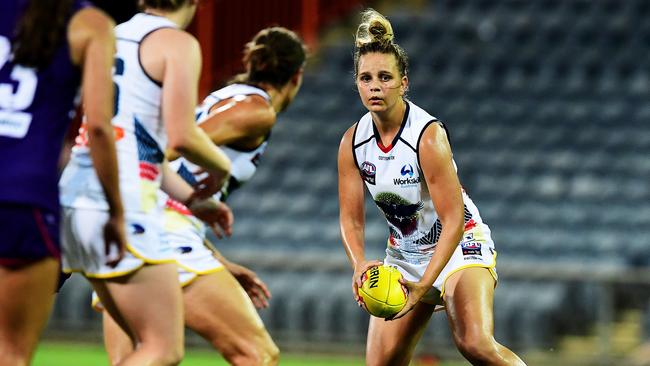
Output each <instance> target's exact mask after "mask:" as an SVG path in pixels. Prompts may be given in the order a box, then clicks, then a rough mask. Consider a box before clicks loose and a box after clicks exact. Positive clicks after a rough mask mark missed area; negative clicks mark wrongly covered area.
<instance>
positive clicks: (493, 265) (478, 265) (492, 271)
mask: <svg viewBox="0 0 650 366" xmlns="http://www.w3.org/2000/svg"><path fill="white" fill-rule="evenodd" d="M492 258H493V260H492V264H490V265H485V264H482V263H472V264H466V265H464V266H460V267H458V268H456V269H454V270H453V271H451V272H449V273H447V275H446V276H445V279H444V280H442V286H440V287H441V288H440V298H441V299H442V298H443V296H445V283H447V279H449V277H450V276H451V275H453V274H454V273H456V272H458V271H462V270H463V269H467V268H472V267H479V268H487V269H488V270H489V271H490V274H491V275H492V277H494V281H498V277H497V273H496V271H495V270H494V267H496V265H497V251H496V250H495V251H494V255H493V256H492ZM495 285H496V283H495Z"/></svg>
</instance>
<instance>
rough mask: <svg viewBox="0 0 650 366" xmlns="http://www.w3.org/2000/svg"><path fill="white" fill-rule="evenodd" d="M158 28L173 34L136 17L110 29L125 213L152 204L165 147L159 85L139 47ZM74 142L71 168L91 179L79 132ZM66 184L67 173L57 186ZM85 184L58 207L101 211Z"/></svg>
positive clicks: (162, 23) (98, 195) (92, 186)
mask: <svg viewBox="0 0 650 366" xmlns="http://www.w3.org/2000/svg"><path fill="white" fill-rule="evenodd" d="M161 28H176V25H175V24H174V23H173V22H171V21H170V20H169V19H167V18H164V17H159V16H154V15H148V14H144V13H139V14H136V15H135V16H133V18H131V19H130V20H129V21H127V22H125V23H122V24H120V25H118V26H117V27H116V28H115V36H116V48H117V49H116V53H115V64H114V69H113V84H114V87H115V105H114V109H115V116H114V117H113V119H112V124H113V128H114V131H115V140H116V145H115V146H116V150H117V158H118V164H119V167H120V189H121V193H122V198H123V201H124V205H125V208H126V209H128V210H135V211H144V212H149V211H151V210H153V209H154V208H155V206H156V204H157V203H156V202H157V201H156V193H157V190H158V188H159V186H160V180H161V175H160V164H161V163H162V161H163V160H164V150H165V147H166V145H167V135H166V132H165V127H164V124H163V121H162V116H161V99H162V85H161V84H160V83H159V82H158V81H156V80H154V79H153V78H151V76H149V75H148V74H147V72H146V71H145V70H144V68H143V66H142V63H141V59H140V57H141V54H140V46H141V43H142V41H143V40H144V39H145V38H146V37H147V36H148V35H150V34H151V33H153V32H154V31H156V30H159V29H161ZM76 142H77V145H76V146H75V147H74V149H73V154H72V162H73V163H75V164H76V165H77V166H78V167H84V168H86V169H85V170H83V169H81V170H80V171H78V172H76V173H78V174H79V173H80V172H84V173H85V174H90V175H94V172H93V171H92V170H91V169H88V168H89V167H91V166H92V163H91V161H90V155H89V150H88V147H87V143H88V141H87V134H86V131H85V130H84V126H82V129H81V130H80V135H79V136H78V137H77V140H76ZM66 170H67V169H66ZM70 178H71V175H70V174H67V172H66V174H64V176H63V177H62V182H63V181H64V179H65V183H66V184H75V183H74V182H72V181H71V179H70ZM90 181H91V183H85V187H84V188H82V189H81V190H83V191H85V192H84V194H79V192H74V190H71V189H69V190H67V193H70V195H71V196H73V197H68V195H65V194H64V195H62V196H63V199H62V201H66V202H67V204H66V205H71V206H79V207H86V208H88V206H91V207H93V208H95V207H96V206H99V207H98V208H105V207H106V205H105V203H104V202H103V194H102V191H101V187H100V186H99V182H98V181H97V179H96V177H92V178H90ZM74 196H76V197H74ZM71 201H72V202H71Z"/></svg>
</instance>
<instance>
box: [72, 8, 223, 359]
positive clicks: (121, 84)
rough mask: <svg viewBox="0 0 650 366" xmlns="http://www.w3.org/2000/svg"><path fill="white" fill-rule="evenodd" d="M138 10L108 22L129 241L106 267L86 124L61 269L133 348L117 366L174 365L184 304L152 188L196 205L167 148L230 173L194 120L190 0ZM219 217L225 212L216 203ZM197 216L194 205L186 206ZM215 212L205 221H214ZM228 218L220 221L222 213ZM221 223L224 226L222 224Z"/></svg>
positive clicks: (195, 54)
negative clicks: (86, 289) (84, 282)
mask: <svg viewBox="0 0 650 366" xmlns="http://www.w3.org/2000/svg"><path fill="white" fill-rule="evenodd" d="M141 4H142V5H143V12H142V13H139V14H136V15H135V16H134V17H133V18H131V20H129V21H127V22H125V23H122V24H120V25H118V26H117V27H116V28H115V33H116V37H117V52H116V53H115V65H114V72H113V82H114V84H115V96H116V98H115V100H116V103H115V106H114V107H115V111H114V112H115V117H114V118H113V121H112V122H113V128H114V133H115V136H116V140H117V142H116V147H117V155H118V162H119V167H120V175H119V178H120V183H121V184H120V186H121V188H122V189H121V194H122V200H123V202H124V206H125V219H126V223H127V235H128V244H127V246H126V248H127V251H126V252H125V254H124V258H123V259H122V260H121V261H120V262H119V263H118V264H117V265H116V266H114V267H110V266H107V265H105V264H104V258H106V257H107V256H110V255H111V253H105V252H104V250H99V249H98V247H97V246H98V244H99V243H101V242H102V233H101V230H99V228H98V227H97V225H96V224H95V223H96V222H98V221H99V220H101V219H103V218H104V217H105V216H106V212H105V209H106V203H105V199H104V196H103V195H102V194H101V192H99V191H98V190H97V184H96V179H95V177H94V175H93V174H92V171H91V170H90V169H89V166H91V165H90V164H89V163H88V159H87V148H86V139H85V135H86V134H85V126H83V125H82V128H81V131H80V132H81V133H80V135H79V137H78V138H77V146H75V148H74V149H73V153H72V159H71V161H70V163H69V164H68V166H67V167H66V169H65V171H64V173H63V176H62V178H61V182H60V186H61V192H62V203H63V205H64V208H65V210H64V220H63V221H64V225H63V226H64V230H63V234H64V260H63V267H64V270H65V271H78V272H81V273H82V274H83V275H84V276H86V277H87V278H88V279H89V280H90V282H91V284H92V285H93V288H94V289H95V291H96V292H97V294H98V295H99V297H100V299H101V300H102V303H103V304H104V306H105V308H106V309H107V310H108V311H109V312H110V313H111V315H112V316H113V318H114V319H116V321H117V323H118V324H119V325H120V327H121V328H122V329H124V331H125V332H126V333H127V334H128V335H129V338H130V340H131V342H132V343H133V344H134V348H133V350H132V351H131V352H129V354H128V355H125V357H124V358H123V359H122V361H121V363H120V365H173V364H178V363H179V362H180V360H181V358H182V354H183V307H182V301H183V300H182V295H181V291H180V286H179V284H178V278H177V272H176V265H175V263H174V256H173V251H172V248H171V247H170V246H169V245H167V244H166V243H165V242H163V241H161V240H160V236H161V234H162V228H161V227H160V223H161V222H162V212H159V211H158V210H157V209H158V205H157V198H156V194H157V191H158V189H159V187H162V189H163V190H165V191H166V192H167V193H168V194H169V195H170V196H171V197H174V198H175V199H178V200H181V201H182V202H185V203H186V205H187V206H189V207H190V208H195V207H197V206H196V202H198V201H197V200H196V199H195V197H196V195H194V193H193V190H192V188H191V187H190V186H189V185H188V184H187V183H185V181H183V180H182V179H181V178H180V177H179V176H178V175H176V174H173V172H172V171H171V170H170V169H169V168H168V165H167V163H166V162H165V159H164V151H165V149H166V148H167V146H171V147H172V148H174V149H175V150H177V151H179V152H180V153H181V154H183V156H185V157H186V158H187V159H189V160H190V161H193V162H194V163H196V164H198V165H200V166H202V167H204V168H206V169H207V170H208V171H209V172H211V173H213V174H214V175H222V176H225V174H227V172H228V171H229V170H230V161H229V159H228V158H227V156H226V155H225V154H224V153H223V152H222V151H221V150H219V149H218V147H216V146H214V145H213V144H212V143H211V142H210V139H209V138H208V136H207V135H205V133H204V132H202V131H201V130H200V129H199V128H197V127H196V124H195V123H194V109H195V107H196V105H195V101H196V94H197V89H198V77H199V71H200V70H199V69H200V50H199V46H198V43H197V42H196V40H195V39H194V38H193V37H192V36H191V35H190V34H189V33H187V32H185V31H183V29H184V28H185V27H187V25H188V24H189V23H190V21H191V19H192V17H193V16H194V13H195V10H196V6H197V1H196V0H143V1H141ZM217 207H220V208H221V210H220V214H219V215H221V216H222V217H221V218H222V219H223V216H226V217H227V216H228V215H229V210H228V209H227V208H225V206H223V205H221V206H217ZM193 212H195V213H196V211H193ZM219 215H217V216H216V219H215V217H213V219H215V220H213V222H215V221H218V219H219ZM225 220H227V218H226V219H225ZM226 224H228V223H226Z"/></svg>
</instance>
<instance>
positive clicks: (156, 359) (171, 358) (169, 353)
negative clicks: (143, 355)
mask: <svg viewBox="0 0 650 366" xmlns="http://www.w3.org/2000/svg"><path fill="white" fill-rule="evenodd" d="M149 354H150V355H151V357H150V358H151V360H152V364H154V365H169V366H175V365H178V364H180V363H181V361H182V360H183V356H184V351H183V347H166V348H156V349H153V350H150V351H149Z"/></svg>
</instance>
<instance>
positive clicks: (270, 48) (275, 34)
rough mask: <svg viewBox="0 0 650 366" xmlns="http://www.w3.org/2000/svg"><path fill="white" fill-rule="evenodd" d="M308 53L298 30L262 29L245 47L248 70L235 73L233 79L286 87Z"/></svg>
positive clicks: (246, 82)
mask: <svg viewBox="0 0 650 366" xmlns="http://www.w3.org/2000/svg"><path fill="white" fill-rule="evenodd" d="M306 55H307V52H306V48H305V45H304V43H303V42H302V40H301V39H300V37H298V35H297V34H296V33H294V32H292V31H290V30H288V29H286V28H283V27H271V28H265V29H262V30H261V31H259V32H258V33H257V34H256V35H255V37H253V40H252V41H250V42H248V43H247V44H246V46H245V47H244V57H243V59H242V61H243V63H244V64H245V65H246V69H247V71H246V73H243V74H239V75H237V76H235V78H234V79H232V80H231V83H245V84H253V85H255V84H259V83H269V84H271V85H273V86H274V87H277V88H280V87H283V86H284V85H286V84H287V83H288V82H289V80H290V79H291V77H292V76H293V75H295V73H296V72H297V71H298V70H300V68H301V67H302V66H303V65H304V63H305V58H306Z"/></svg>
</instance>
